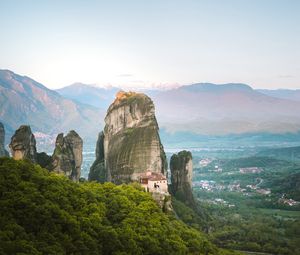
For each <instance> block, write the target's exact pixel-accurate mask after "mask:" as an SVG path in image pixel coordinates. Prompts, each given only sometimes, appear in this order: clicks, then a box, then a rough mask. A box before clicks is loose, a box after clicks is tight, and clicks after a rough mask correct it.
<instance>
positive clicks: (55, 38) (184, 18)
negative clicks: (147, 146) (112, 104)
mask: <svg viewBox="0 0 300 255" xmlns="http://www.w3.org/2000/svg"><path fill="white" fill-rule="evenodd" d="M0 31H1V38H0V68H1V69H10V70H12V71H15V72H16V73H20V74H23V75H27V76H30V77H32V78H34V79H36V80H38V81H39V82H41V83H43V84H45V85H46V86H48V87H50V88H58V87H62V86H65V85H69V84H71V83H73V82H83V83H97V84H99V85H107V84H112V85H123V86H126V85H127V86H165V85H170V86H171V85H173V84H189V83H194V82H214V83H226V82H243V83H247V84H250V85H251V86H253V87H255V88H300V1H298V0H294V1H293V0H219V1H217V0H207V1H201V0H197V1H196V0H195V1H189V0H181V1H177V0H148V1H146V0H145V1H143V0H139V1H137V0H136V1H134V0H128V1H127V0H119V1H116V0H110V1H108V0H107V1H88V0H77V1H75V0H73V1H62V0H61V1H58V0H57V1H56V0H51V1H50V0H49V1H47V0H40V1H38V0H18V1H17V0H0Z"/></svg>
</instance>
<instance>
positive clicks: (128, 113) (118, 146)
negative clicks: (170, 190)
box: [92, 91, 167, 184]
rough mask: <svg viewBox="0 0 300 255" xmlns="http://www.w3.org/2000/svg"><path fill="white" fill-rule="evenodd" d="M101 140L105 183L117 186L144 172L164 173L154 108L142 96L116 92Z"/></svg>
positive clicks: (136, 178)
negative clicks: (112, 183)
mask: <svg viewBox="0 0 300 255" xmlns="http://www.w3.org/2000/svg"><path fill="white" fill-rule="evenodd" d="M102 140H103V149H104V167H105V174H102V176H105V179H106V181H111V182H114V183H116V184H120V183H127V182H131V181H135V180H138V179H139V175H140V174H141V173H144V172H146V171H151V172H159V173H163V174H165V173H166V170H167V161H166V156H165V152H164V149H163V146H162V144H161V141H160V137H159V133H158V125H157V121H156V118H155V110H154V104H153V102H152V100H151V99H150V98H149V97H148V96H146V95H145V94H142V93H135V92H122V91H120V92H118V94H117V96H116V99H115V101H114V102H113V103H112V104H111V105H110V107H109V108H108V110H107V115H106V117H105V128H104V132H103V138H101V141H102ZM101 141H100V142H101ZM98 142H99V140H98ZM97 146H99V144H98V145H97ZM95 164H96V162H95ZM95 164H94V165H95ZM94 165H93V166H94ZM100 165H101V164H100ZM101 166H102V165H101ZM92 170H93V171H94V168H92ZM98 171H100V169H99V170H98ZM100 172H101V171H100ZM101 173H102V172H101Z"/></svg>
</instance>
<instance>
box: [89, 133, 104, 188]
mask: <svg viewBox="0 0 300 255" xmlns="http://www.w3.org/2000/svg"><path fill="white" fill-rule="evenodd" d="M103 142H104V134H103V132H100V133H99V135H98V140H97V144H96V160H95V161H94V163H93V165H92V166H91V168H90V172H89V181H98V182H101V183H104V182H105V181H106V180H107V176H106V171H105V166H104V144H103Z"/></svg>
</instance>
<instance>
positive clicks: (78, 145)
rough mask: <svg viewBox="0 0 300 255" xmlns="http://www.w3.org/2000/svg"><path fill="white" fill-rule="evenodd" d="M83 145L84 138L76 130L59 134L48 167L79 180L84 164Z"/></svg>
mask: <svg viewBox="0 0 300 255" xmlns="http://www.w3.org/2000/svg"><path fill="white" fill-rule="evenodd" d="M82 145H83V141H82V139H81V138H80V136H79V135H78V134H77V133H76V132H75V131H74V130H72V131H70V132H69V133H68V134H67V135H66V136H64V134H63V133H61V134H59V135H58V136H57V138H56V143H55V150H54V153H53V155H52V159H51V163H50V164H49V165H48V166H47V168H48V169H49V170H50V171H54V172H57V173H63V174H65V175H66V176H67V177H69V178H70V179H71V180H73V181H78V180H79V178H80V172H81V164H82Z"/></svg>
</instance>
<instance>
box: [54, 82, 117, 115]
mask: <svg viewBox="0 0 300 255" xmlns="http://www.w3.org/2000/svg"><path fill="white" fill-rule="evenodd" d="M119 90H120V89H119V88H114V87H111V88H100V87H95V86H91V85H86V84H83V83H74V84H72V85H69V86H66V87H63V88H61V89H57V90H56V91H57V92H58V93H59V94H60V95H62V96H64V97H66V98H69V99H72V100H75V101H78V102H80V103H83V104H90V105H92V106H95V107H99V108H102V109H105V110H106V109H107V108H108V106H109V105H110V104H111V102H112V101H113V100H114V98H115V95H116V93H117V92H118V91H119Z"/></svg>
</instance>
